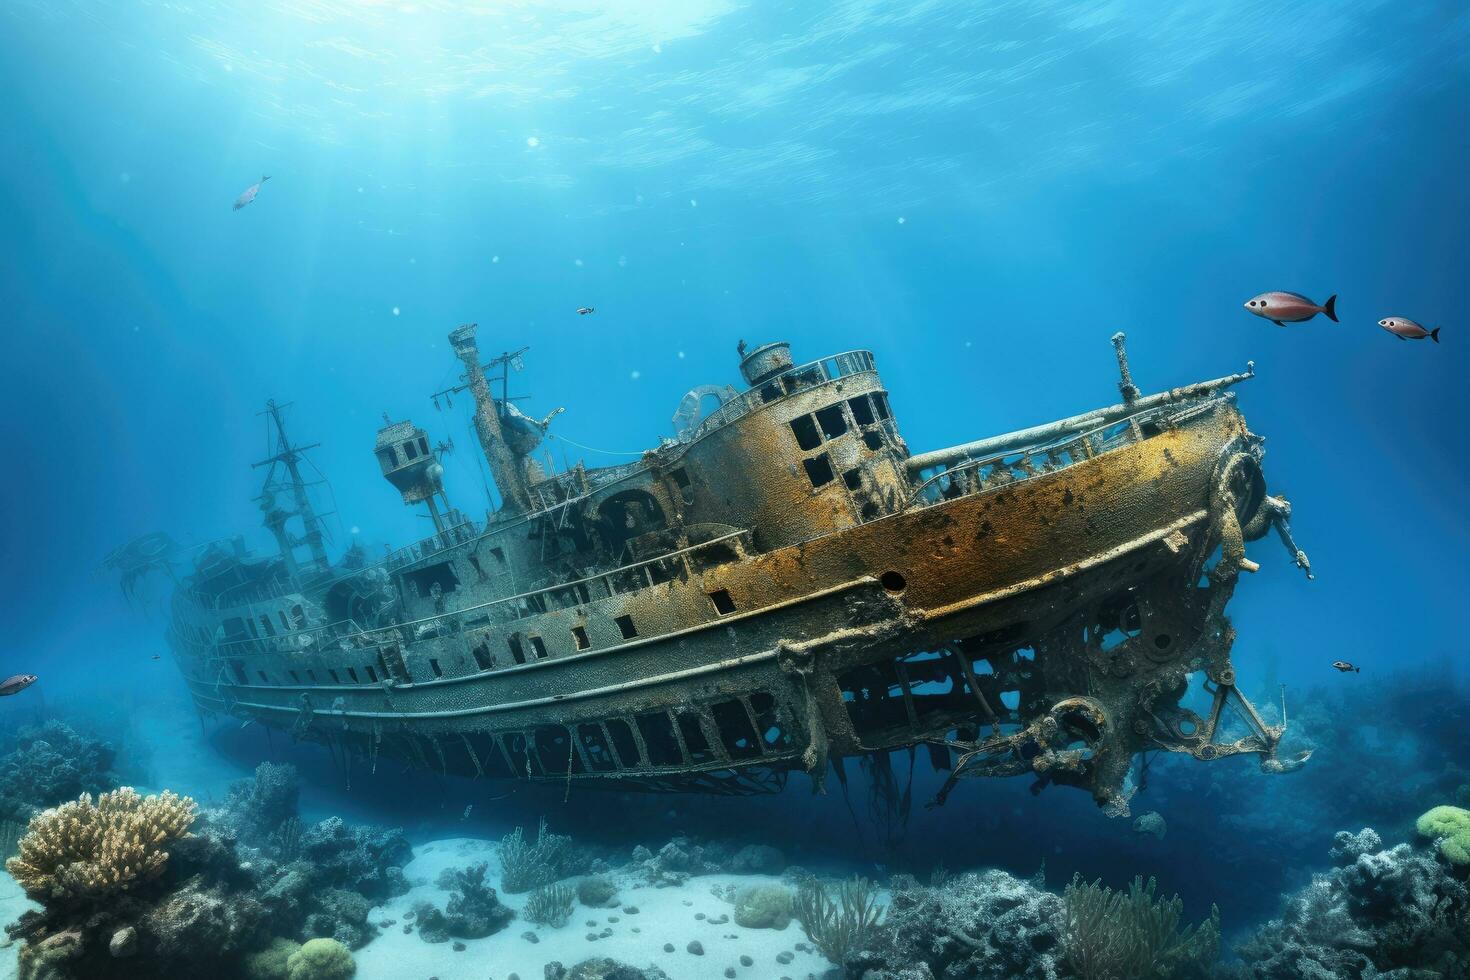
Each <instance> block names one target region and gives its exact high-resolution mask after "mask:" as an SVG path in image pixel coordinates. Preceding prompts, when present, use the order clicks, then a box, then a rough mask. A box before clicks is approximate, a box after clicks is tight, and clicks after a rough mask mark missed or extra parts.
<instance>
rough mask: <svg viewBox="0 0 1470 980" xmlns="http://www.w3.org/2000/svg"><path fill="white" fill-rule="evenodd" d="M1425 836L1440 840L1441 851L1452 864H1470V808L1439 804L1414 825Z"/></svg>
mask: <svg viewBox="0 0 1470 980" xmlns="http://www.w3.org/2000/svg"><path fill="white" fill-rule="evenodd" d="M1414 826H1415V827H1416V828H1418V830H1419V834H1420V835H1421V836H1423V837H1429V838H1431V839H1436V840H1438V841H1439V853H1441V854H1443V855H1444V856H1445V857H1446V858H1447V859H1448V860H1449V862H1450V863H1451V864H1458V865H1467V864H1470V810H1463V809H1461V808H1460V807H1457V806H1437V807H1435V808H1434V809H1432V810H1430V811H1429V812H1428V813H1426V814H1424V815H1423V816H1422V817H1420V818H1419V819H1418V821H1417V822H1416V823H1415V825H1414Z"/></svg>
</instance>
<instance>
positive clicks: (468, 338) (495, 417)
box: [449, 323, 531, 514]
mask: <svg viewBox="0 0 1470 980" xmlns="http://www.w3.org/2000/svg"><path fill="white" fill-rule="evenodd" d="M477 327H478V325H477V324H474V323H467V324H465V325H464V326H461V327H458V328H456V329H455V330H454V331H453V332H452V333H451V334H450V335H449V342H450V344H452V345H453V346H454V353H455V354H456V355H457V356H458V357H459V359H460V360H461V361H463V362H464V367H465V381H466V382H467V383H468V385H469V389H470V394H471V395H473V396H474V399H475V434H476V435H478V436H479V437H480V448H481V449H483V450H484V452H485V460H486V462H488V463H489V464H490V475H491V477H492V478H493V479H494V480H495V486H496V487H498V488H499V489H500V498H501V501H502V504H503V508H502V509H503V510H504V511H505V512H507V513H510V514H520V513H525V512H526V511H528V510H530V509H531V484H530V481H529V480H528V479H527V478H526V464H525V460H524V459H523V458H522V457H520V456H518V455H517V454H516V453H515V452H514V451H513V450H512V449H511V448H510V445H509V444H508V443H507V442H506V439H505V432H504V431H503V429H502V427H501V425H500V412H499V410H498V409H497V407H496V401H495V396H494V395H492V394H491V393H490V382H489V380H488V379H487V378H486V377H485V368H484V367H483V366H482V365H481V364H480V349H479V347H478V346H477V345H476V344H475V330H476V329H477ZM511 357H512V355H506V357H505V358H504V361H505V362H507V363H508V362H509V361H510V360H511ZM504 387H505V382H504V381H502V388H504Z"/></svg>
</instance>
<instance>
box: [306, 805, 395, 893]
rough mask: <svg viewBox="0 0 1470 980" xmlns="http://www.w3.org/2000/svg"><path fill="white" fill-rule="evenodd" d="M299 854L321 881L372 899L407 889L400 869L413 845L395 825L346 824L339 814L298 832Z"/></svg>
mask: <svg viewBox="0 0 1470 980" xmlns="http://www.w3.org/2000/svg"><path fill="white" fill-rule="evenodd" d="M300 853H301V859H302V860H303V861H307V862H310V863H311V864H312V865H314V866H315V868H316V877H317V878H318V880H319V881H321V882H322V883H325V884H330V885H334V886H336V887H338V888H346V889H348V890H350V891H355V892H358V893H359V894H362V895H365V896H367V897H368V898H373V899H383V898H391V897H392V896H394V895H402V894H403V893H404V892H406V891H408V883H407V882H406V881H404V880H403V871H402V868H403V865H405V864H407V863H408V862H409V861H411V860H412V859H413V848H411V847H410V846H409V844H408V841H407V840H406V839H404V836H403V831H402V830H400V829H398V828H396V827H394V828H391V829H390V828H383V827H358V826H349V825H348V824H346V823H344V822H343V820H342V818H341V817H328V818H327V819H326V820H323V821H322V822H321V823H318V824H316V825H315V826H313V827H308V828H307V829H306V830H304V831H303V832H302V833H301V844H300Z"/></svg>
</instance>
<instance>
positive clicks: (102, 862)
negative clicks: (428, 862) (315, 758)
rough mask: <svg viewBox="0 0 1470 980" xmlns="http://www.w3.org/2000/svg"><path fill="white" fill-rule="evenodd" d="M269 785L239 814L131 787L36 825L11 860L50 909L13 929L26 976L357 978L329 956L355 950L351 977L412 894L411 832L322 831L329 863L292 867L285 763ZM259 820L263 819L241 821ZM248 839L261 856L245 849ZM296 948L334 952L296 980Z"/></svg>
mask: <svg viewBox="0 0 1470 980" xmlns="http://www.w3.org/2000/svg"><path fill="white" fill-rule="evenodd" d="M258 777H259V778H258V779H257V780H256V781H255V782H253V783H250V784H249V785H248V789H247V790H246V791H242V792H240V793H237V794H233V803H232V804H231V805H228V806H225V807H221V808H218V809H214V810H206V811H204V812H203V813H199V814H197V816H196V813H195V809H194V805H193V802H192V801H190V800H187V799H181V798H179V797H176V796H174V795H173V794H171V793H165V794H163V795H162V796H159V797H148V798H146V799H145V798H141V797H139V796H138V795H137V794H136V793H134V792H133V791H132V790H131V789H128V788H123V789H120V790H118V791H116V792H115V793H106V794H103V796H102V797H101V798H100V799H99V800H98V801H97V803H96V804H95V805H94V804H93V803H92V801H91V800H90V798H87V797H83V798H82V799H80V800H78V801H76V802H73V803H68V804H65V805H63V806H60V807H56V808H54V809H53V810H48V811H46V812H44V813H42V814H41V815H39V816H37V817H36V818H35V820H34V821H33V822H32V825H31V833H30V834H28V836H27V838H25V839H23V841H22V844H21V852H20V854H19V855H18V856H17V857H16V858H13V859H12V860H11V862H10V865H11V868H10V870H11V871H12V873H13V874H15V876H16V878H17V880H18V881H21V882H22V883H23V884H24V886H25V887H26V889H27V891H28V892H29V893H30V894H31V895H32V897H34V898H36V899H37V900H38V901H40V902H41V903H42V906H43V907H42V908H41V909H40V910H33V911H29V912H26V913H25V914H23V915H22V916H21V918H20V919H19V920H18V921H17V922H15V923H14V924H12V925H10V926H8V927H7V930H6V931H7V932H8V933H9V934H10V936H11V937H12V939H19V940H23V941H24V944H23V945H22V947H21V950H20V957H19V962H20V977H21V978H22V980H43V978H44V980H72V978H77V980H80V978H89V977H101V976H120V975H124V974H125V975H127V976H129V977H137V978H140V980H141V978H162V977H179V976H185V975H189V974H191V973H194V972H198V971H199V970H201V969H209V970H212V971H216V972H221V973H222V974H223V975H229V976H234V975H237V974H238V975H241V976H244V977H246V978H251V977H258V978H261V980H265V978H283V977H287V976H288V974H289V975H291V976H297V975H299V978H298V980H300V978H310V977H314V976H318V975H321V976H327V977H331V976H345V975H348V974H347V973H342V972H341V970H342V968H343V961H342V959H341V957H340V956H336V955H335V954H334V953H332V952H331V951H332V950H337V949H340V950H342V951H343V952H344V953H346V954H347V959H346V961H345V964H346V969H347V970H349V971H350V970H351V968H352V962H351V955H350V952H347V950H348V948H349V947H352V948H356V947H360V946H362V945H363V944H365V943H367V942H368V941H369V940H370V939H372V938H373V936H374V935H376V929H375V928H373V927H370V926H369V925H368V923H367V915H368V912H369V910H370V907H371V901H370V898H373V897H377V896H378V895H382V894H385V893H387V892H389V891H390V890H393V889H398V890H406V883H405V882H404V881H403V877H402V873H401V872H400V871H399V870H398V867H397V865H396V864H394V863H393V862H402V861H403V860H405V859H406V858H407V857H409V856H411V851H410V849H409V847H408V845H407V843H406V842H405V841H404V840H403V837H402V833H401V832H400V831H396V830H395V831H382V830H376V829H367V828H349V827H346V826H345V825H343V824H342V823H341V821H323V823H322V824H319V825H317V827H315V828H309V829H307V830H303V831H301V832H300V835H299V836H300V839H301V847H300V850H301V852H302V853H303V854H308V853H315V854H316V855H317V856H318V857H319V858H320V860H319V861H317V860H316V859H312V860H302V861H295V862H289V863H282V862H281V861H279V860H277V855H278V854H279V853H280V849H279V837H280V834H281V828H283V827H289V826H290V825H291V823H292V821H293V820H294V819H295V814H294V813H288V814H287V815H286V816H285V817H282V818H281V819H279V820H278V819H277V818H278V817H281V814H282V812H283V810H282V807H285V806H287V805H289V806H290V807H293V808H294V805H295V803H294V799H295V792H294V787H292V786H287V785H286V784H285V780H286V779H290V780H293V781H294V773H292V772H291V771H290V769H289V767H274V769H267V770H265V772H264V773H262V774H258ZM252 815H257V816H258V819H254V818H252V819H244V818H245V817H252ZM273 822H274V823H275V824H276V826H277V830H276V832H275V833H270V832H268V830H267V828H268V827H269V826H270V825H271V824H272V823H273ZM242 833H246V834H250V835H251V836H253V837H254V838H255V839H256V840H257V841H260V846H259V847H251V846H249V845H248V844H246V843H244V842H243V841H242V839H241V834H242ZM313 848H314V852H313V851H312V849H313ZM480 883H481V884H482V882H480ZM475 884H476V882H475V881H474V880H473V876H472V875H471V876H470V878H469V879H467V880H466V886H467V888H468V891H467V892H465V893H464V894H463V895H461V896H460V898H461V901H464V900H465V899H471V898H473V899H479V898H482V897H483V896H481V895H480V893H478V892H477V891H476V888H475ZM344 886H347V887H344ZM351 886H357V887H359V888H361V889H363V890H364V891H365V892H366V893H367V894H364V893H363V892H360V891H355V890H352V887H351ZM487 891H488V889H487ZM489 894H490V897H491V898H492V899H493V894H494V893H493V891H491V892H490V893H489ZM455 908H456V910H457V911H459V912H461V913H463V914H462V916H461V918H462V919H463V920H465V921H479V920H475V915H476V914H480V913H478V912H477V910H475V909H468V908H466V909H460V908H459V906H458V905H456V906H455ZM509 915H510V913H509V911H508V910H507V911H506V912H505V916H506V917H507V918H508V917H509ZM470 928H471V929H476V928H483V924H481V925H479V926H471V927H470ZM293 938H299V939H304V940H308V941H309V942H308V945H310V942H319V943H321V942H327V943H330V944H331V945H330V946H320V945H319V946H315V947H312V948H313V950H316V951H318V952H315V953H312V954H311V955H308V956H306V957H305V958H304V959H300V958H299V959H300V961H299V963H298V964H297V968H296V969H295V972H294V973H291V972H290V970H289V969H288V967H287V965H286V962H287V958H288V957H289V956H290V955H291V954H292V952H294V951H296V943H294V942H292V941H291V940H292V939H293ZM321 951H326V952H321ZM124 963H125V964H126V969H123V968H122V966H123V964H124ZM334 964H335V965H334ZM334 970H335V971H337V972H335V973H334V972H331V971H334ZM322 971H327V972H325V973H324V972H322Z"/></svg>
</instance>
